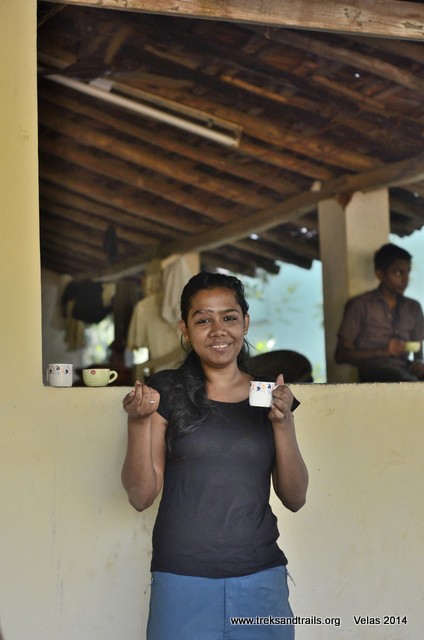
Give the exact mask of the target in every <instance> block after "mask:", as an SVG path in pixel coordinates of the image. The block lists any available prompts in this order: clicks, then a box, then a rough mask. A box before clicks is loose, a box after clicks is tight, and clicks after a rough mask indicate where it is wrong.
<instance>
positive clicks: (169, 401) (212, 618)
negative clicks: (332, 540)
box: [122, 272, 308, 640]
mask: <svg viewBox="0 0 424 640" xmlns="http://www.w3.org/2000/svg"><path fill="white" fill-rule="evenodd" d="M181 318H182V319H181V321H180V330H181V333H182V339H183V341H184V343H185V344H186V345H187V346H188V347H189V349H188V355H187V357H186V359H185V361H184V363H183V364H182V365H181V366H180V368H179V369H177V370H175V371H174V370H172V371H171V370H170V371H161V372H159V373H157V374H156V375H155V376H153V378H152V379H151V381H150V386H147V385H143V384H141V383H139V382H137V383H136V385H135V389H134V390H132V391H131V392H130V393H129V394H128V395H127V396H125V398H124V401H123V405H124V409H125V411H126V412H127V413H128V449H127V454H126V458H125V461H124V466H123V470H122V482H123V485H124V487H125V489H126V491H127V493H128V496H129V500H130V503H131V504H132V505H133V506H134V507H135V509H137V510H139V511H142V510H143V509H146V508H147V507H149V506H150V505H151V504H152V503H153V501H154V500H155V498H156V497H157V496H158V494H159V493H160V491H161V490H162V489H163V494H162V499H161V503H160V507H159V512H158V516H157V519H156V524H155V527H154V531H153V558H152V566H151V569H152V591H151V599H150V613H149V621H148V628H147V638H148V640H171V639H172V640H223V639H224V638H226V639H227V638H228V639H232V638H240V639H242V638H243V639H244V640H248V639H251V640H261V639H265V638H266V639H273V638H275V639H277V638H278V639H280V640H289V639H291V638H293V637H294V628H293V626H292V625H290V624H284V623H286V622H287V620H286V619H287V618H290V617H291V616H292V611H291V609H290V606H289V603H288V589H287V572H286V564H287V560H286V558H285V556H284V553H283V552H282V551H281V550H280V549H279V547H278V546H277V542H276V541H277V538H278V536H279V533H278V529H277V522H276V518H275V516H274V515H273V513H272V511H271V508H270V505H269V493H270V478H271V476H272V481H273V486H274V489H275V492H276V494H277V496H278V497H279V499H280V500H281V502H282V503H283V504H284V505H285V506H286V507H287V508H288V509H290V510H291V511H297V510H298V509H300V508H301V507H302V506H303V504H304V503H305V498H306V490H307V484H308V473H307V470H306V466H305V463H304V462H303V459H302V456H301V454H300V451H299V448H298V445H297V441H296V434H295V427H294V421H293V414H292V411H291V409H292V405H293V406H294V403H296V401H295V400H294V398H293V394H292V393H291V391H290V389H289V388H288V387H287V386H285V384H284V378H283V376H282V375H279V376H278V378H277V380H276V383H277V386H276V388H275V390H274V392H273V404H272V406H271V408H270V409H264V408H259V407H251V406H250V405H249V402H248V397H249V389H250V381H251V379H252V378H251V376H249V374H248V373H247V367H246V362H247V358H248V346H247V343H246V340H245V335H246V334H247V331H248V328H249V315H248V304H247V302H246V300H245V298H244V288H243V285H242V283H241V282H240V280H238V279H237V278H235V277H233V276H226V275H222V274H219V273H208V272H201V273H199V274H197V275H196V276H194V277H193V278H191V280H189V282H188V283H187V285H186V286H185V288H184V290H183V293H182V296H181ZM246 616H248V617H252V618H254V620H253V621H252V622H254V624H244V625H237V624H235V622H236V621H235V620H234V617H246ZM271 616H272V618H271ZM261 617H262V618H266V620H265V621H264V620H262V624H261V621H260V618H261ZM275 618H279V619H280V622H279V623H278V624H272V622H274V623H275ZM283 618H284V621H283V622H284V623H283V622H282V621H281V620H282V619H283Z"/></svg>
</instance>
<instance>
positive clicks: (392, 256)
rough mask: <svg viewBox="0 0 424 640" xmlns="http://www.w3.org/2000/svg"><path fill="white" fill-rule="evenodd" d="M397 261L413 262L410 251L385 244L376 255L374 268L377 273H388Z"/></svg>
mask: <svg viewBox="0 0 424 640" xmlns="http://www.w3.org/2000/svg"><path fill="white" fill-rule="evenodd" d="M396 260H408V261H409V262H411V260H412V256H411V254H410V253H408V251H406V250H405V249H402V248H401V247H398V246H396V245H395V244H383V246H382V247H380V249H378V251H376V252H375V254H374V268H375V270H376V271H383V272H386V271H387V269H388V268H389V267H390V266H391V265H392V264H393V263H394V262H395V261H396Z"/></svg>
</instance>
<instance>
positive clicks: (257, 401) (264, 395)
mask: <svg viewBox="0 0 424 640" xmlns="http://www.w3.org/2000/svg"><path fill="white" fill-rule="evenodd" d="M273 389H275V382H262V381H260V380H252V381H251V383H250V392H249V404H250V405H251V406H252V407H270V406H271V404H272V391H273Z"/></svg>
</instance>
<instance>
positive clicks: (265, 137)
mask: <svg viewBox="0 0 424 640" xmlns="http://www.w3.org/2000/svg"><path fill="white" fill-rule="evenodd" d="M161 93H162V94H166V93H168V92H167V91H166V90H163V89H162V90H161ZM172 93H173V97H174V99H175V98H176V96H175V92H172ZM168 97H170V96H169V94H168ZM180 99H181V100H182V101H185V102H186V103H189V104H190V106H192V107H195V108H198V109H202V110H206V109H209V111H210V112H211V113H213V114H214V115H217V116H219V117H221V118H223V119H227V120H229V121H237V122H238V123H239V124H240V125H241V126H242V128H243V132H244V133H243V135H242V138H241V142H240V146H239V149H240V150H241V151H243V145H244V135H247V136H251V137H253V138H257V139H258V140H261V141H262V142H265V143H267V144H270V145H272V146H273V147H274V148H275V147H276V148H278V147H280V148H283V149H289V150H290V151H292V152H295V153H299V154H301V156H306V157H309V158H313V159H314V160H316V161H317V162H323V163H324V164H325V165H330V166H334V167H337V168H344V169H350V170H352V171H365V170H366V169H370V168H371V167H373V166H374V165H375V158H374V157H368V156H367V155H366V154H363V153H359V152H357V151H354V150H352V149H348V148H345V147H343V146H342V145H337V144H334V143H333V142H332V141H331V140H329V139H328V137H327V136H325V137H324V136H322V135H316V134H315V135H311V134H310V133H308V134H307V135H304V134H299V133H297V132H295V131H293V130H289V129H287V128H285V127H283V126H281V125H279V124H277V123H276V122H275V121H273V120H270V119H269V118H267V117H265V116H262V117H261V118H259V119H258V118H257V117H256V116H253V115H250V114H248V113H244V112H243V111H240V110H236V109H234V108H233V107H228V106H222V105H219V104H214V105H213V107H212V106H211V103H210V101H208V98H206V97H203V96H197V95H196V96H195V95H190V96H187V95H186V94H185V95H180ZM287 168H288V167H287Z"/></svg>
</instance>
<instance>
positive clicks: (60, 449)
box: [0, 0, 424, 640]
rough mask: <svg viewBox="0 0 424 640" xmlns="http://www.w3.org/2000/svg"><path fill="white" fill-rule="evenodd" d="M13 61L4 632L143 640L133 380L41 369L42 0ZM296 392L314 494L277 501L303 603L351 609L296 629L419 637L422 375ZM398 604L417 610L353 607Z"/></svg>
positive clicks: (2, 451)
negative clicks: (129, 476) (86, 380)
mask: <svg viewBox="0 0 424 640" xmlns="http://www.w3.org/2000/svg"><path fill="white" fill-rule="evenodd" d="M0 61H1V64H0V123H1V124H0V208H1V210H0V214H1V218H0V220H1V233H0V274H1V275H0V278H1V291H2V304H1V305H0V341H1V354H2V366H1V370H0V384H1V400H0V416H1V424H0V456H1V459H0V474H1V475H0V478H1V481H0V505H1V528H0V621H1V626H2V629H3V633H4V636H5V640H29V639H30V640H117V639H121V638H125V640H141V639H142V638H144V625H145V619H146V612H147V603H148V581H149V574H148V568H149V559H150V536H151V528H152V524H153V520H154V515H155V513H154V512H155V508H152V509H151V510H149V511H148V512H147V513H145V514H137V513H136V512H135V511H133V510H132V509H131V508H130V507H129V506H128V504H127V501H126V496H125V495H124V492H123V490H122V488H121V486H120V480H119V474H120V466H121V461H122V458H123V454H124V448H125V425H124V422H125V420H124V415H123V413H122V410H121V405H120V400H121V395H122V393H123V391H122V389H119V388H110V389H82V388H75V389H52V388H48V387H44V386H43V385H42V381H41V367H40V363H41V317H40V314H41V305H40V283H39V267H38V264H39V255H38V209H37V140H36V111H35V71H36V65H35V1H34V0H20V1H19V2H7V1H4V0H3V1H1V2H0ZM295 392H296V394H297V396H298V397H299V398H300V399H301V401H302V405H301V407H300V408H299V409H298V410H297V424H298V432H299V440H300V443H301V447H302V449H303V452H304V455H305V458H306V460H307V463H308V465H309V469H310V475H311V486H310V492H309V500H308V504H307V505H306V506H305V507H304V509H303V510H302V511H301V512H299V513H297V514H291V513H288V512H287V511H284V510H283V509H282V508H281V509H280V508H279V507H278V506H276V507H275V509H276V512H277V514H278V516H279V518H280V528H281V531H282V545H283V547H284V549H285V551H286V553H287V555H288V556H289V560H290V565H289V568H290V572H291V574H292V576H293V579H294V580H295V582H296V587H294V586H292V589H291V591H292V605H293V608H294V609H295V612H296V613H297V614H298V615H302V616H313V615H314V616H322V617H325V616H340V617H341V625H340V626H339V627H332V628H327V627H326V628H324V627H323V626H316V627H308V626H302V627H299V629H298V634H297V639H298V640H309V639H311V640H312V639H313V640H327V639H328V638H338V639H342V640H345V639H346V640H347V639H350V638H355V639H356V638H361V639H362V638H364V639H368V638H369V639H370V640H371V639H372V640H375V639H376V638H380V639H382V640H399V639H403V638H405V639H407V640H420V638H421V637H422V628H423V624H424V613H423V612H424V606H423V604H424V603H423V579H422V576H423V575H424V571H423V569H424V567H423V552H422V550H423V533H424V517H423V506H422V504H423V501H422V496H423V493H424V486H423V471H422V468H423V467H422V460H421V458H422V451H423V450H424V435H423V428H422V423H423V419H422V415H423V413H424V394H423V392H422V388H421V386H420V385H415V386H414V385H404V386H400V385H394V384H391V385H360V386H354V385H341V386H338V387H332V386H322V387H320V386H298V387H296V388H295ZM385 614H388V615H400V616H403V615H406V616H408V618H409V624H408V626H407V627H406V628H405V627H397V626H396V627H392V626H384V627H383V626H382V625H381V626H380V628H379V629H378V630H377V631H376V630H375V628H374V627H373V626H361V627H358V626H355V624H354V621H353V618H352V616H353V615H363V616H365V615H373V616H383V615H385ZM170 640H171V639H170ZM193 640H194V639H193ZM196 640H197V639H196ZM198 640H201V639H198Z"/></svg>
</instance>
